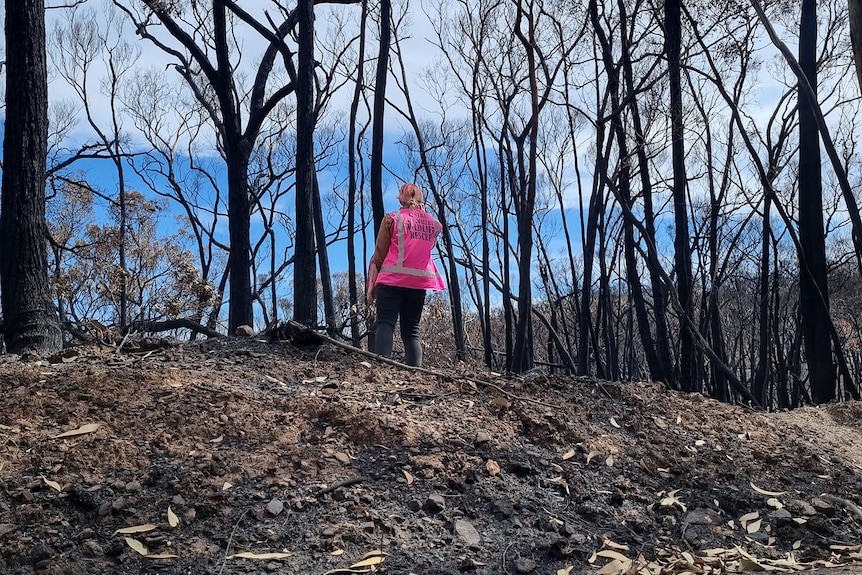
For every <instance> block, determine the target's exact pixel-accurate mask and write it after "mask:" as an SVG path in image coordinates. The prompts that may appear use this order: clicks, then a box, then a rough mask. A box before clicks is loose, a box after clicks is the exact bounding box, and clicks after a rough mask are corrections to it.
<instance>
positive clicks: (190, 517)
mask: <svg viewBox="0 0 862 575" xmlns="http://www.w3.org/2000/svg"><path fill="white" fill-rule="evenodd" d="M197 514H198V512H197V511H196V510H195V508H194V507H190V508H188V509H186V510H185V511H183V521H184V522H186V523H191V522H192V521H194V520H195V517H197Z"/></svg>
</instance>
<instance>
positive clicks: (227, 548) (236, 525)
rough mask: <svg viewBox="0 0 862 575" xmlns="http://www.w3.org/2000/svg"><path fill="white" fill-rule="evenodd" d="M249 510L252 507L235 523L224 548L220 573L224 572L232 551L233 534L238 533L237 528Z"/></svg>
mask: <svg viewBox="0 0 862 575" xmlns="http://www.w3.org/2000/svg"><path fill="white" fill-rule="evenodd" d="M249 511H251V507H249V508H248V509H246V510H245V511H243V512H242V513H241V514H240V516H239V519H237V520H236V523H234V524H233V529H232V530H231V532H230V537H228V540H227V546H225V548H224V559H222V562H221V569H219V570H218V575H221V574H222V572H223V571H224V567H225V565H227V558H228V553H230V544H231V543H232V542H233V536H234V534H236V528H237V527H239V524H240V523H241V522H242V520H243V518H244V517H245V516H246V514H248V512H249Z"/></svg>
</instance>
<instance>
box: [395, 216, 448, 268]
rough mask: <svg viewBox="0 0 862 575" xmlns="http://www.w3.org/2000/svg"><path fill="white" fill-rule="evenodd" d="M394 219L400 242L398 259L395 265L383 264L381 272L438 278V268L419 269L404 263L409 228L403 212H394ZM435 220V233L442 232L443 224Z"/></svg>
mask: <svg viewBox="0 0 862 575" xmlns="http://www.w3.org/2000/svg"><path fill="white" fill-rule="evenodd" d="M392 217H393V219H394V220H395V230H396V233H397V236H396V237H397V242H398V260H397V262H396V264H395V265H394V266H382V267H381V268H380V273H396V274H404V275H408V276H416V277H426V278H436V277H437V273H436V270H435V269H433V267H432V268H431V269H428V268H427V267H426V268H425V269H417V268H409V267H406V266H405V265H404V255H405V253H406V252H407V249H406V248H407V246H406V244H405V241H406V239H407V237H406V236H407V230H406V226H405V225H404V219H403V217H402V216H401V212H395V213H393V214H392ZM432 221H434V230H435V235H436V234H438V233H440V228H442V226H441V225H440V224H439V223H438V222H437V221H435V220H433V219H432Z"/></svg>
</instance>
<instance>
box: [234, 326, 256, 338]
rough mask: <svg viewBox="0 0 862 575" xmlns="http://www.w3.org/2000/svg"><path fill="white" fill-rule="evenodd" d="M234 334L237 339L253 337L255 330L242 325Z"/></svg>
mask: <svg viewBox="0 0 862 575" xmlns="http://www.w3.org/2000/svg"><path fill="white" fill-rule="evenodd" d="M233 334H234V335H235V336H237V337H251V336H253V335H254V330H253V329H252V327H251V326H250V325H240V326H237V328H236V330H234V332H233Z"/></svg>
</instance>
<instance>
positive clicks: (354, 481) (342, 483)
mask: <svg viewBox="0 0 862 575" xmlns="http://www.w3.org/2000/svg"><path fill="white" fill-rule="evenodd" d="M363 481H365V478H364V477H351V478H350V479H345V480H344V481H336V482H335V483H333V484H332V485H330V486H329V487H324V488H323V489H321V490H320V491H318V492H317V493H316V494H315V497H320V496H321V495H324V494H326V493H329V492H331V491H335V490H336V489H338V488H339V487H349V486H350V485H356V484H357V483H362V482H363Z"/></svg>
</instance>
